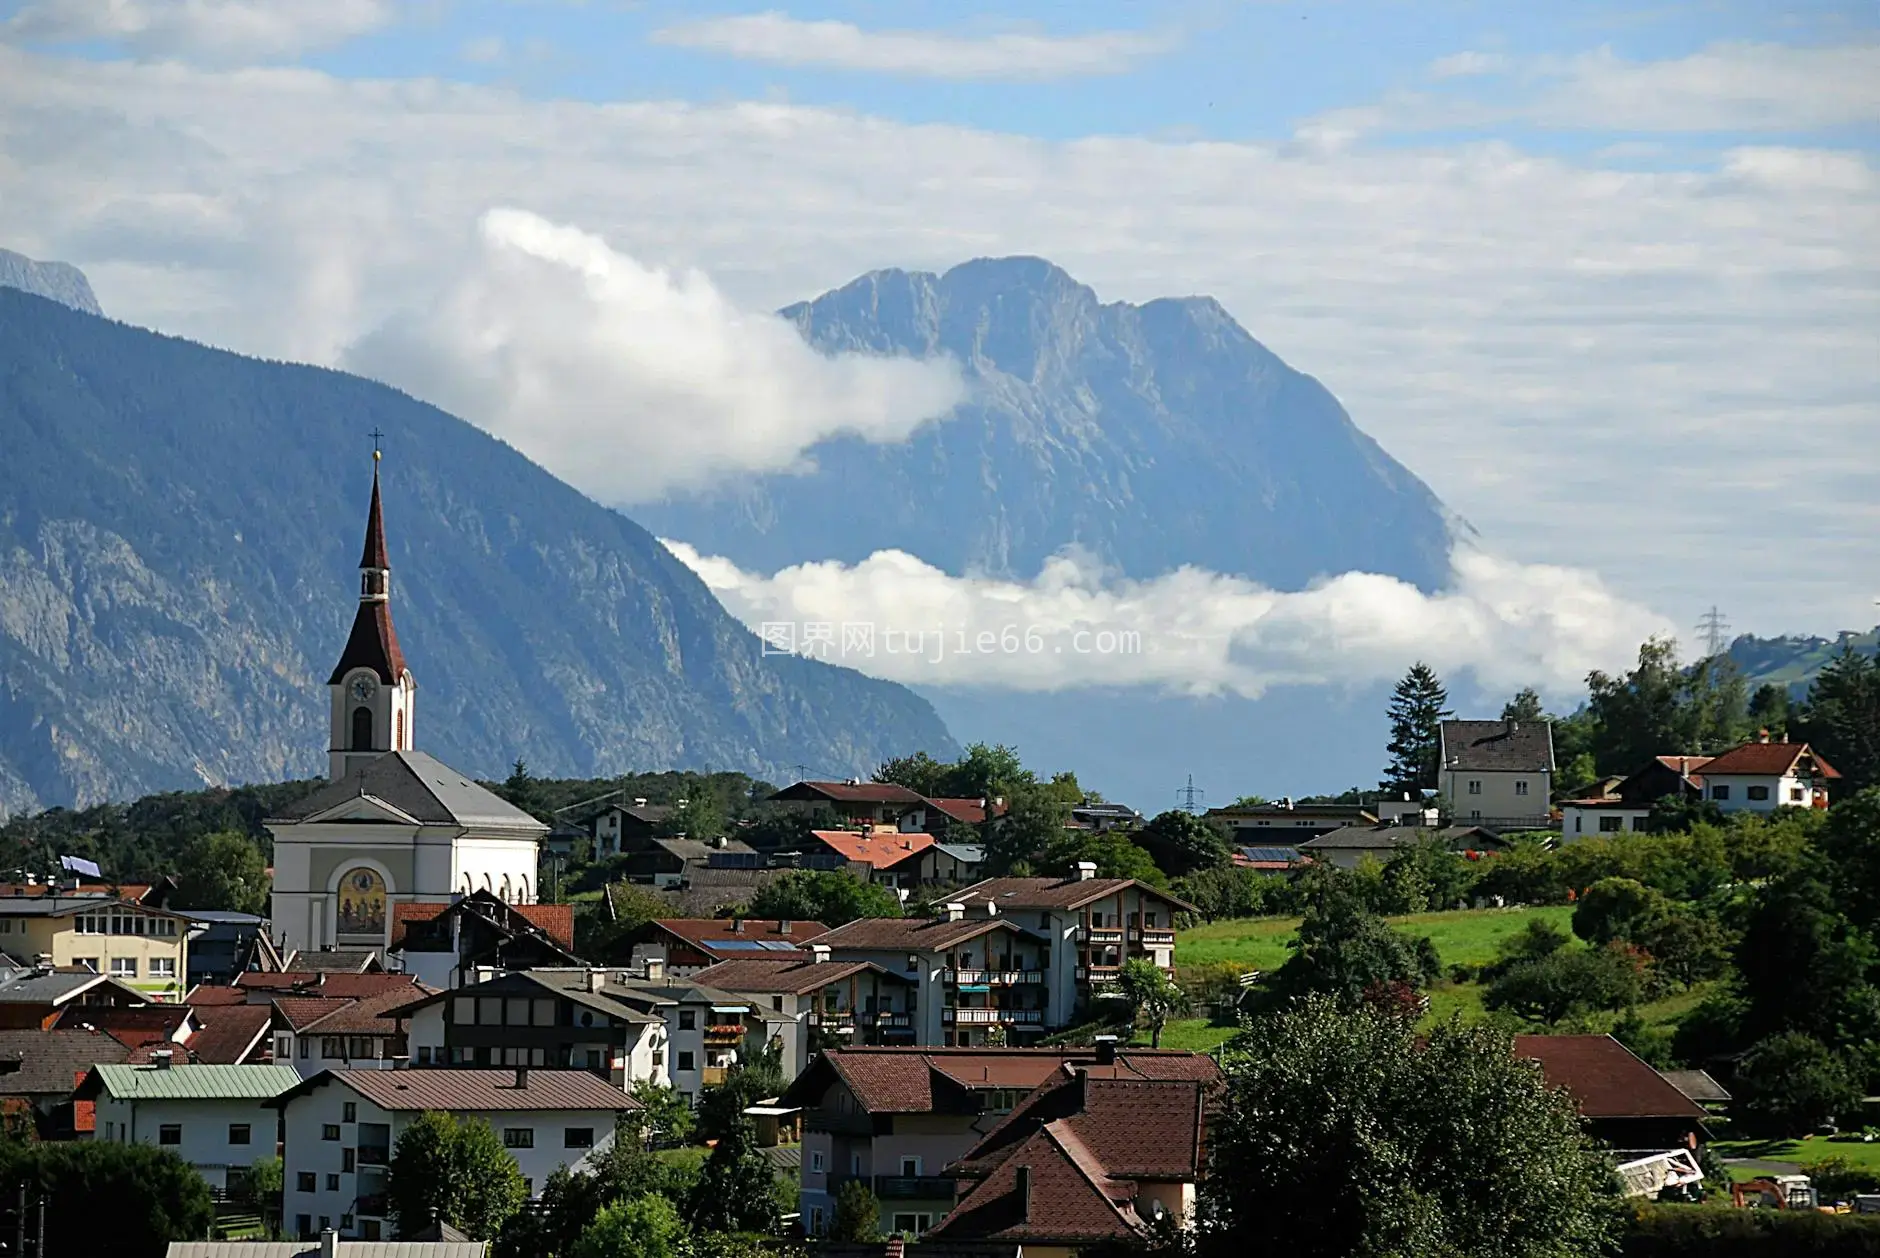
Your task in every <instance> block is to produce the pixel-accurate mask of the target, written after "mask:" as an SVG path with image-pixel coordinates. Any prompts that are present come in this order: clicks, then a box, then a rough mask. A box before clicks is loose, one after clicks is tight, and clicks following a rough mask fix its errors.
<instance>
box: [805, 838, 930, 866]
mask: <svg viewBox="0 0 1880 1258" xmlns="http://www.w3.org/2000/svg"><path fill="white" fill-rule="evenodd" d="M810 833H811V834H813V835H815V836H816V838H818V839H819V840H821V841H822V843H823V845H824V846H826V847H829V848H833V849H834V850H835V851H836V852H837V853H839V854H840V855H841V856H842V858H843V859H844V860H848V861H853V862H855V863H856V864H859V865H867V866H870V867H871V868H874V869H887V868H889V867H891V866H894V865H898V864H900V863H901V862H902V861H904V860H910V859H912V858H913V857H916V856H919V855H920V854H921V853H922V852H924V851H926V850H927V849H928V848H930V847H932V846H933V845H934V837H933V835H931V834H926V833H919V832H917V833H913V834H902V833H901V832H900V831H898V830H870V831H867V832H863V831H860V830H811V831H810Z"/></svg>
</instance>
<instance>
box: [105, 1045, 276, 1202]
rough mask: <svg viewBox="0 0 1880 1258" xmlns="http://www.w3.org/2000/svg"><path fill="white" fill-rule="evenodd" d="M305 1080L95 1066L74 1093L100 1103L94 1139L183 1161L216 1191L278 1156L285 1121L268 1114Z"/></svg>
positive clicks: (166, 1062) (162, 1062)
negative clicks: (278, 1099)
mask: <svg viewBox="0 0 1880 1258" xmlns="http://www.w3.org/2000/svg"><path fill="white" fill-rule="evenodd" d="M299 1082H300V1076H299V1075H298V1074H296V1073H295V1072H294V1070H293V1068H292V1067H290V1066H284V1065H279V1066H194V1065H174V1064H172V1061H171V1057H170V1054H169V1051H168V1050H162V1051H160V1052H158V1053H156V1054H154V1055H153V1058H152V1061H151V1063H150V1064H149V1065H143V1066H140V1065H131V1064H129V1063H124V1064H116V1065H112V1064H106V1065H99V1066H94V1067H93V1068H92V1069H91V1071H90V1072H89V1073H88V1074H87V1075H86V1076H85V1079H84V1082H83V1083H81V1084H79V1086H78V1090H77V1092H76V1093H74V1095H75V1097H76V1098H77V1099H78V1100H79V1101H90V1102H93V1104H94V1106H95V1109H94V1114H95V1118H94V1122H95V1137H94V1138H95V1139H98V1140H103V1141H107V1142H112V1143H117V1144H147V1145H152V1146H154V1147H156V1148H159V1149H164V1150H167V1151H168V1152H171V1153H174V1154H176V1155H177V1156H178V1157H180V1158H182V1159H183V1161H185V1162H187V1163H189V1164H190V1166H191V1167H193V1168H195V1170H196V1172H197V1173H198V1174H199V1175H201V1176H202V1177H203V1178H204V1179H206V1180H208V1181H209V1186H210V1187H211V1188H216V1189H220V1190H224V1191H236V1190H239V1189H240V1187H241V1180H242V1178H243V1177H244V1176H246V1175H247V1173H248V1171H249V1168H250V1167H252V1166H253V1165H254V1164H255V1163H256V1162H259V1161H262V1160H264V1159H267V1158H272V1157H273V1156H274V1155H275V1149H276V1146H277V1143H278V1141H277V1135H278V1131H279V1126H280V1115H279V1114H278V1113H277V1112H276V1111H274V1110H272V1109H270V1108H268V1106H269V1103H270V1102H271V1101H273V1100H274V1099H275V1098H276V1097H279V1096H280V1095H282V1094H283V1093H285V1092H287V1091H288V1090H289V1089H290V1088H292V1087H294V1086H295V1085H296V1084H298V1083H299Z"/></svg>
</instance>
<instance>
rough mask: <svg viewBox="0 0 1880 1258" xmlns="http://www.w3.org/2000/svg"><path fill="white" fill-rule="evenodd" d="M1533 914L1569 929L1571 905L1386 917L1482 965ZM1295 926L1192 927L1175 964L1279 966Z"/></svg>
mask: <svg viewBox="0 0 1880 1258" xmlns="http://www.w3.org/2000/svg"><path fill="white" fill-rule="evenodd" d="M1536 918H1539V919H1541V920H1543V921H1548V922H1552V923H1553V924H1554V925H1555V926H1558V927H1560V929H1562V930H1565V931H1571V930H1572V923H1573V909H1572V908H1571V907H1570V906H1568V905H1550V906H1548V907H1545V908H1525V909H1457V910H1454V911H1451V912H1446V913H1412V914H1411V915H1409V916H1408V917H1393V918H1391V919H1389V920H1390V924H1391V925H1392V926H1394V927H1396V928H1397V929H1398V930H1401V931H1403V932H1404V933H1406V934H1410V935H1428V936H1429V938H1430V942H1432V943H1434V944H1435V945H1436V953H1437V955H1438V956H1439V957H1441V958H1442V962H1443V964H1444V965H1482V964H1484V963H1486V962H1489V961H1492V960H1494V959H1495V950H1496V949H1497V948H1498V947H1500V945H1501V941H1502V940H1504V939H1506V938H1508V936H1510V935H1513V934H1518V933H1519V932H1521V931H1522V930H1525V929H1526V928H1527V924H1528V923H1529V922H1530V921H1533V920H1535V919H1536ZM1298 927H1299V919H1298V918H1296V917H1249V918H1236V919H1234V920H1232V921H1225V922H1210V923H1208V924H1207V925H1205V926H1196V927H1194V928H1193V929H1191V930H1184V931H1182V932H1181V933H1180V934H1178V935H1176V936H1175V964H1176V965H1177V966H1183V965H1207V964H1211V963H1213V962H1217V961H1231V962H1233V963H1235V964H1237V965H1244V966H1246V967H1247V968H1248V969H1249V970H1276V969H1278V968H1279V967H1280V966H1281V965H1283V964H1285V961H1286V957H1287V956H1288V948H1289V947H1290V946H1291V944H1292V939H1293V932H1294V931H1296V930H1297V929H1298ZM1478 1007H1479V1002H1478Z"/></svg>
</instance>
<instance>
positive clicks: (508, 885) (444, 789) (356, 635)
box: [267, 455, 548, 951]
mask: <svg viewBox="0 0 1880 1258" xmlns="http://www.w3.org/2000/svg"><path fill="white" fill-rule="evenodd" d="M376 458H377V456H376V455H375V456H374V459H375V465H374V467H373V473H372V505H371V507H370V509H369V510H368V513H367V517H366V543H365V553H364V554H363V555H362V556H361V557H360V560H359V610H358V612H357V613H356V614H355V615H354V618H353V627H352V633H351V634H350V635H349V636H348V637H347V639H346V645H345V648H344V649H343V650H342V651H341V652H340V658H339V663H338V664H337V665H336V666H335V667H334V669H333V672H332V675H331V676H330V677H329V678H328V679H327V689H328V692H329V695H330V719H329V723H328V728H329V738H328V742H327V776H328V778H329V779H331V781H330V784H329V785H327V786H325V787H323V788H322V789H320V790H318V791H316V792H314V794H313V795H312V796H310V797H308V798H307V799H305V800H302V801H301V802H300V803H299V804H297V805H295V806H294V807H293V808H291V809H289V810H287V812H286V813H285V814H284V815H283V816H280V817H275V818H270V819H269V820H268V822H267V826H268V830H269V831H270V832H271V833H272V834H273V836H274V897H273V909H272V912H273V920H274V934H275V937H276V938H277V939H279V940H280V941H281V942H282V944H283V945H284V947H285V948H286V949H295V950H301V951H318V950H320V949H323V948H324V949H339V950H348V951H350V950H358V951H365V950H368V949H378V950H381V951H382V950H383V949H385V948H386V946H387V945H388V944H389V942H390V939H391V930H392V919H393V917H394V906H395V905H397V904H400V903H407V902H411V901H424V902H427V903H433V904H435V903H439V902H447V901H449V900H451V899H453V898H454V897H456V896H460V895H467V894H469V893H470V892H472V891H488V892H490V893H492V894H494V895H497V896H500V897H501V898H503V899H504V900H507V901H509V902H510V903H513V904H533V903H535V881H536V854H537V849H538V847H539V845H540V842H541V840H542V838H543V836H544V835H546V834H547V833H548V827H547V826H545V825H543V824H542V823H541V822H540V821H537V820H536V819H535V818H534V817H531V816H530V815H529V814H528V813H526V812H523V811H522V810H521V809H519V808H516V807H514V806H513V805H511V804H509V803H508V802H506V801H504V800H503V799H501V798H499V797H498V796H496V795H494V794H492V793H491V792H490V791H488V790H486V789H485V788H483V787H481V786H479V785H477V783H476V782H475V781H473V780H472V779H471V778H470V777H469V776H468V775H466V774H462V773H459V772H457V770H455V769H453V768H451V767H450V766H449V765H446V764H444V763H442V762H440V761H438V760H436V759H435V758H433V757H431V756H428V755H426V754H424V753H423V752H421V751H418V750H416V749H415V741H414V725H415V715H416V698H417V682H416V681H415V680H414V679H413V677H412V674H411V670H410V669H409V668H408V667H406V665H405V657H404V652H403V651H402V650H401V649H400V648H399V645H398V634H397V633H396V632H395V631H394V629H393V628H392V608H391V563H390V560H389V558H388V556H387V552H386V547H385V523H384V516H383V509H382V507H381V505H380V495H379V476H378V468H377V466H376Z"/></svg>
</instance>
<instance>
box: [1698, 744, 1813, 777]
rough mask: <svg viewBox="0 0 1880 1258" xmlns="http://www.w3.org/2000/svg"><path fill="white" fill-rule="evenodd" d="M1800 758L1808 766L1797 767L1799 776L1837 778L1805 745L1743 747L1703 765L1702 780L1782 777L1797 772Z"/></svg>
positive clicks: (1800, 765) (1744, 745)
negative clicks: (1799, 772)
mask: <svg viewBox="0 0 1880 1258" xmlns="http://www.w3.org/2000/svg"><path fill="white" fill-rule="evenodd" d="M1803 757H1807V758H1808V760H1809V761H1811V762H1812V766H1811V765H1810V764H1799V770H1800V771H1801V772H1809V771H1811V767H1812V772H1813V774H1814V775H1815V776H1817V777H1823V778H1827V779H1828V780H1829V781H1834V780H1835V779H1837V778H1839V777H1840V776H1841V775H1840V773H1839V772H1837V771H1836V770H1835V768H1834V766H1833V765H1831V764H1829V763H1828V762H1827V761H1826V760H1823V759H1822V758H1821V757H1820V756H1818V755H1816V754H1815V751H1814V749H1813V748H1812V747H1810V746H1809V745H1808V744H1807V743H1744V744H1743V745H1742V746H1741V747H1732V748H1731V749H1730V750H1729V751H1726V752H1724V753H1723V754H1722V755H1720V756H1716V757H1714V758H1712V759H1711V760H1709V761H1707V762H1706V763H1705V765H1704V777H1705V778H1717V777H1738V776H1748V777H1783V776H1785V775H1787V774H1789V773H1791V772H1795V771H1797V770H1798V762H1801V761H1802V760H1803Z"/></svg>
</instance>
